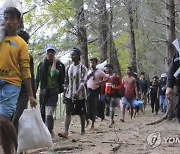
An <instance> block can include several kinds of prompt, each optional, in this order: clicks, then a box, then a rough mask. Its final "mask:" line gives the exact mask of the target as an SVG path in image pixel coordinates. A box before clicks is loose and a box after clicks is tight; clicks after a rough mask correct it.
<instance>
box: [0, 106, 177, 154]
mask: <svg viewBox="0 0 180 154" xmlns="http://www.w3.org/2000/svg"><path fill="white" fill-rule="evenodd" d="M115 114H116V116H115V124H114V127H113V128H108V125H109V117H106V119H105V120H104V121H103V122H101V120H100V119H97V121H96V123H95V130H93V131H92V130H91V131H90V130H89V128H87V129H86V133H85V135H80V120H79V117H78V116H73V117H72V123H71V126H70V133H69V138H68V139H63V138H59V137H58V135H57V134H58V132H63V125H64V123H63V119H60V120H56V121H55V129H54V131H55V138H54V139H53V143H54V146H53V148H43V149H34V150H28V151H27V152H26V153H28V154H38V153H41V154H56V153H73V154H111V153H121V154H179V153H180V152H179V150H180V125H179V124H178V122H177V120H173V121H163V122H161V123H159V124H156V125H149V126H147V125H145V124H147V123H149V122H151V121H155V120H157V119H159V118H160V117H162V113H159V114H158V115H155V114H153V113H151V109H150V105H148V106H147V107H146V112H145V114H144V115H143V114H141V113H140V115H139V116H137V117H136V118H135V119H133V120H132V121H131V120H130V116H129V114H128V113H127V112H126V117H125V118H126V121H125V123H122V122H120V109H119V108H116V111H115ZM153 135H154V136H155V137H154V138H153V137H152V136H153ZM147 140H148V141H147ZM1 153H3V152H2V149H0V154H1Z"/></svg>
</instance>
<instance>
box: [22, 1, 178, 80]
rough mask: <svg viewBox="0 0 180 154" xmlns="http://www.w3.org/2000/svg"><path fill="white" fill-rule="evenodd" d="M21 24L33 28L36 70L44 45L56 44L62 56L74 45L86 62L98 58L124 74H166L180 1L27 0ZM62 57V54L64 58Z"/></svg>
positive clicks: (32, 43) (29, 28)
mask: <svg viewBox="0 0 180 154" xmlns="http://www.w3.org/2000/svg"><path fill="white" fill-rule="evenodd" d="M22 4H23V21H24V24H23V26H22V28H24V30H26V31H27V32H29V34H30V36H31V39H30V44H29V45H30V52H31V53H32V54H33V57H34V60H35V68H36V66H37V64H38V63H39V62H40V61H41V60H42V59H43V57H44V53H45V52H44V46H45V44H47V43H54V44H55V45H56V46H57V51H58V53H57V55H58V57H59V58H60V59H61V60H62V61H63V62H65V63H66V64H67V63H69V60H70V59H69V58H68V57H67V56H65V57H66V58H65V57H64V56H63V55H65V54H67V53H69V52H70V49H72V47H74V46H76V47H79V48H81V50H82V62H83V63H84V64H85V65H86V66H88V59H89V58H91V57H97V58H98V59H99V61H100V62H103V61H105V60H108V61H109V62H111V63H113V65H114V67H115V72H116V73H118V74H122V75H123V76H124V75H125V70H126V67H127V66H133V69H134V72H137V73H140V72H141V71H144V72H146V73H147V76H148V77H150V79H151V78H152V76H153V75H160V74H161V73H164V72H167V70H168V65H169V63H170V61H171V58H172V56H173V54H174V48H173V46H172V41H173V40H175V39H176V37H179V32H180V24H179V23H180V19H179V17H180V14H179V12H180V2H179V1H178V0H23V1H22ZM62 56H63V57H62Z"/></svg>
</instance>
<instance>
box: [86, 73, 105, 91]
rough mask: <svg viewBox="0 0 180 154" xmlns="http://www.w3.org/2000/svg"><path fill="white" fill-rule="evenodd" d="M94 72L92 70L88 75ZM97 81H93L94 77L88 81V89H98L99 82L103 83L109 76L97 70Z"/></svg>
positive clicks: (95, 75)
mask: <svg viewBox="0 0 180 154" xmlns="http://www.w3.org/2000/svg"><path fill="white" fill-rule="evenodd" d="M91 72H92V70H89V72H88V75H89V74H90V73H91ZM94 77H95V79H94V80H93V76H91V77H90V79H89V80H88V81H87V87H88V88H91V89H97V88H98V87H99V86H100V85H99V84H97V83H98V82H99V81H102V80H103V78H104V79H107V78H108V74H106V73H104V72H103V71H101V70H97V71H96V72H95V74H94Z"/></svg>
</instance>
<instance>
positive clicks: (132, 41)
mask: <svg viewBox="0 0 180 154" xmlns="http://www.w3.org/2000/svg"><path fill="white" fill-rule="evenodd" d="M125 5H126V7H127V11H128V18H129V36H130V46H131V66H132V69H133V71H134V72H137V65H136V46H135V34H134V19H133V14H134V11H133V7H132V2H131V0H128V1H127V2H125Z"/></svg>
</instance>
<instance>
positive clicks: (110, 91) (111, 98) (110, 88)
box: [105, 64, 123, 128]
mask: <svg viewBox="0 0 180 154" xmlns="http://www.w3.org/2000/svg"><path fill="white" fill-rule="evenodd" d="M105 68H106V73H107V74H108V75H109V80H108V81H107V82H106V83H105V94H106V109H109V115H110V119H111V122H110V125H109V128H111V127H112V126H113V124H114V108H115V107H116V105H117V95H116V92H117V91H118V90H120V89H121V88H123V85H122V81H121V78H120V76H119V75H116V74H115V73H114V72H113V65H112V64H106V66H105Z"/></svg>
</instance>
